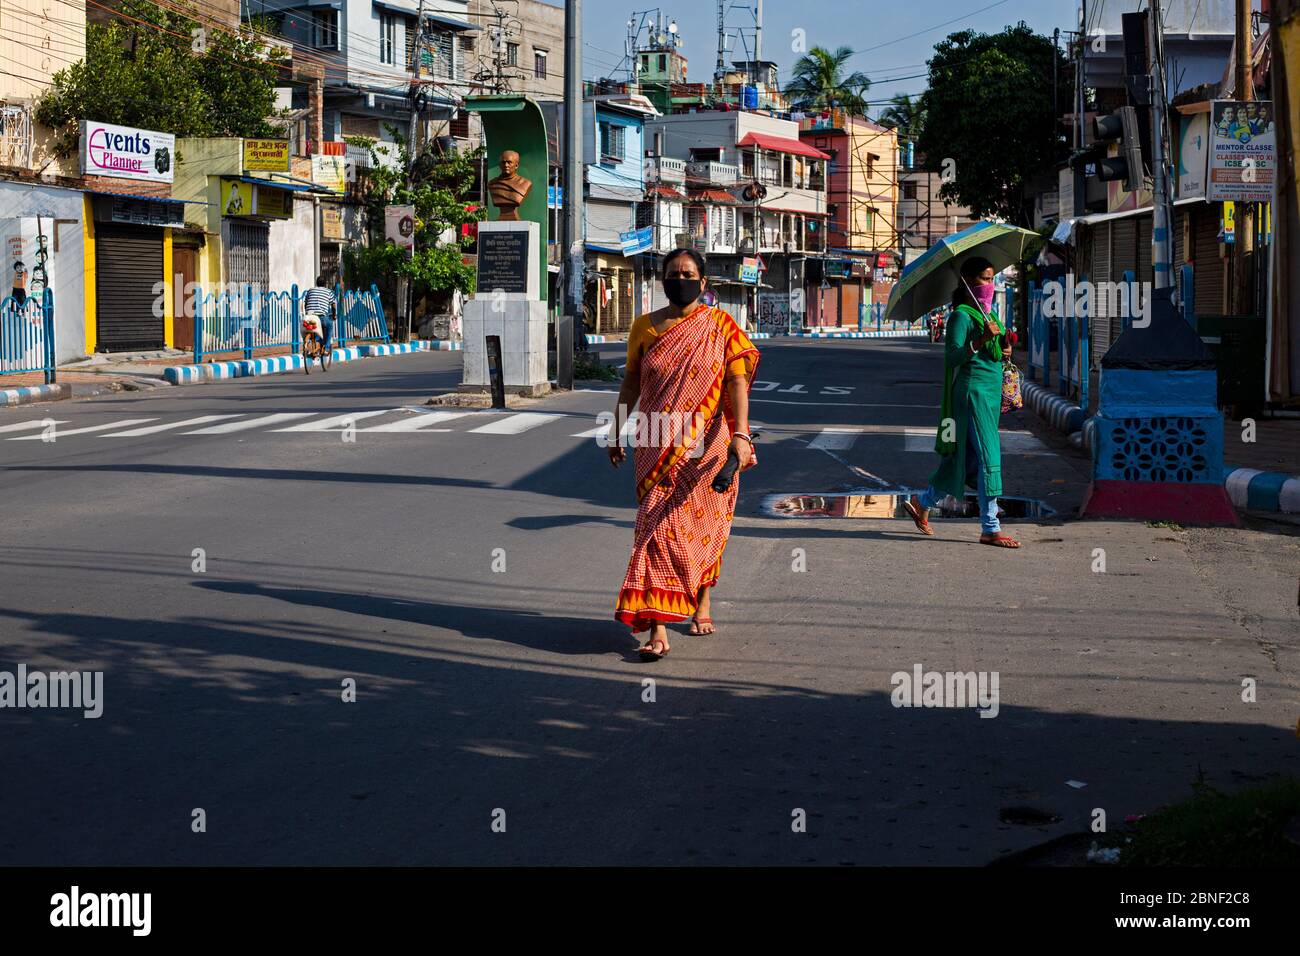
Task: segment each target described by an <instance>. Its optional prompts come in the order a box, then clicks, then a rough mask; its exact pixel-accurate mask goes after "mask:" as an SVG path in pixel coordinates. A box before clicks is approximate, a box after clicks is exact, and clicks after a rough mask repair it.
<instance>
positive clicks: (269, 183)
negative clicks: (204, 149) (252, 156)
mask: <svg viewBox="0 0 1300 956" xmlns="http://www.w3.org/2000/svg"><path fill="white" fill-rule="evenodd" d="M214 175H215V174H214ZM221 178H222V179H237V180H239V181H240V182H241V183H251V184H252V185H254V186H266V187H267V188H269V189H287V190H288V191H289V192H292V193H301V192H311V191H312V190H313V187H312V186H303V185H299V184H298V183H282V182H277V181H276V180H274V179H259V178H258V177H256V176H222V177H221Z"/></svg>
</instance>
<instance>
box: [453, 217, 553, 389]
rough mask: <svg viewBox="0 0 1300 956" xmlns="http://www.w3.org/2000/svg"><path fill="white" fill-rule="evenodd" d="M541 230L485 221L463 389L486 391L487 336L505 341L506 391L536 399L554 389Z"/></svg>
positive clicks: (468, 312)
mask: <svg viewBox="0 0 1300 956" xmlns="http://www.w3.org/2000/svg"><path fill="white" fill-rule="evenodd" d="M538 240H539V230H538V227H537V223H535V222H482V223H479V227H478V246H479V251H478V279H477V282H476V286H475V292H474V295H473V296H472V297H471V298H470V300H469V301H468V302H466V303H465V314H464V330H465V333H464V337H465V345H464V350H463V353H462V354H463V359H464V371H463V373H462V377H461V386H460V387H461V391H470V392H484V391H488V390H489V389H490V386H491V382H490V380H489V378H488V363H487V337H488V336H489V335H497V336H500V337H501V370H502V374H503V375H504V377H505V386H506V391H507V392H510V393H513V394H516V395H529V396H537V395H543V394H545V393H546V392H548V391H550V387H551V386H550V378H549V376H548V375H547V369H546V358H547V355H546V353H547V329H546V319H547V316H546V300H545V298H544V297H543V290H541V289H540V288H539V285H538V281H539V280H538V269H539V263H538V257H539V256H540V255H541V254H542V250H541V249H540V248H539V241H538Z"/></svg>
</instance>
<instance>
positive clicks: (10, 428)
mask: <svg viewBox="0 0 1300 956" xmlns="http://www.w3.org/2000/svg"><path fill="white" fill-rule="evenodd" d="M66 424H67V421H55V420H53V419H50V418H36V419H33V420H32V421H30V422H15V423H14V424H12V425H0V433H3V432H23V431H28V430H29V429H32V428H44V427H45V426H46V425H54V426H55V427H58V426H59V425H66Z"/></svg>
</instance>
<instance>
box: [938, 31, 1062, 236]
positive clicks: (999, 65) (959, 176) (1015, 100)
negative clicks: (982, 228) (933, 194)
mask: <svg viewBox="0 0 1300 956" xmlns="http://www.w3.org/2000/svg"><path fill="white" fill-rule="evenodd" d="M1054 61H1055V63H1054ZM1054 67H1055V75H1056V76H1057V77H1058V78H1059V80H1058V82H1059V92H1058V100H1057V101H1058V102H1060V103H1070V102H1072V93H1071V90H1072V84H1071V81H1070V71H1069V69H1068V68H1067V64H1066V61H1065V58H1064V56H1063V55H1062V54H1061V53H1060V51H1059V50H1057V48H1056V47H1055V46H1054V45H1053V44H1052V41H1051V40H1050V39H1049V38H1047V37H1044V36H1040V35H1038V34H1036V33H1034V32H1033V31H1032V30H1031V29H1030V28H1029V27H1028V26H1026V25H1025V24H1024V23H1023V22H1022V23H1019V24H1017V25H1016V26H1014V27H1008V28H1007V29H1006V30H1003V31H1002V32H1001V33H996V34H991V35H990V34H985V33H975V32H973V31H970V30H963V31H961V32H959V33H954V34H952V35H950V36H949V37H948V38H947V39H945V40H943V41H942V42H940V43H939V44H938V45H936V46H935V48H934V57H933V58H932V59H931V60H930V85H929V88H928V89H927V90H926V91H925V93H924V94H922V96H921V103H920V106H921V110H922V111H923V113H924V115H925V122H924V125H923V128H922V131H921V136H920V138H919V140H918V142H917V151H918V152H919V153H920V154H921V155H922V156H923V157H925V161H926V165H927V166H928V167H929V168H931V169H936V170H942V169H944V168H948V169H951V170H952V171H953V173H954V176H953V178H952V179H950V180H948V181H947V182H945V183H944V185H943V187H942V188H941V189H940V190H939V195H940V196H941V197H943V198H944V199H946V200H948V201H949V202H955V203H960V204H961V205H963V206H966V207H968V208H969V209H970V210H971V212H972V213H973V214H974V215H976V216H996V217H998V218H1001V219H1005V220H1007V221H1009V222H1013V223H1017V224H1019V225H1023V226H1029V225H1032V216H1033V210H1032V209H1031V208H1030V207H1029V205H1028V203H1027V202H1026V198H1025V187H1026V184H1027V183H1028V182H1029V180H1030V179H1032V178H1033V177H1034V176H1036V175H1038V174H1041V173H1044V172H1049V171H1051V170H1053V169H1054V168H1055V167H1056V165H1057V164H1058V163H1059V162H1060V161H1061V160H1063V159H1064V158H1065V157H1066V154H1067V144H1066V141H1065V138H1064V136H1063V133H1062V130H1061V127H1060V124H1059V122H1058V120H1059V117H1058V115H1057V113H1056V108H1055V106H1054V103H1053V89H1052V82H1051V80H1052V77H1053V75H1054V71H1053V68H1054ZM1044 78H1046V82H1044ZM949 161H950V162H949Z"/></svg>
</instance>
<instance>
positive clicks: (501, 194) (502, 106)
mask: <svg viewBox="0 0 1300 956" xmlns="http://www.w3.org/2000/svg"><path fill="white" fill-rule="evenodd" d="M465 108H466V109H468V110H471V111H472V112H475V113H478V114H479V115H480V117H481V118H482V120H483V139H484V143H485V145H486V148H487V161H488V180H489V182H488V190H489V205H488V219H489V220H494V221H495V220H499V219H503V218H505V219H518V220H519V221H521V222H535V223H537V234H538V243H539V244H540V255H539V256H538V257H537V262H538V269H539V270H540V275H539V276H538V277H537V278H538V281H537V288H538V289H539V290H540V292H541V296H542V298H543V300H546V299H548V295H547V287H548V281H547V280H548V275H547V267H546V262H547V252H546V250H547V242H548V239H549V237H548V236H547V231H546V225H547V219H548V218H549V217H548V215H547V205H546V193H547V186H548V185H549V183H550V160H549V156H548V154H547V149H546V120H545V118H544V117H543V116H542V110H541V107H539V106H538V105H537V103H536V102H535V101H534V100H532V99H529V98H528V97H527V96H469V97H466V98H465ZM505 152H514V153H517V154H518V156H519V165H518V168H517V169H515V170H514V173H513V175H510V174H508V173H507V172H506V170H504V169H502V167H501V156H502V154H503V153H505ZM524 181H526V183H527V184H528V185H527V188H526V189H525V188H524ZM498 200H499V201H498ZM514 202H518V206H517V208H516V209H512V208H511V204H512V203H514ZM503 213H505V215H504V216H503Z"/></svg>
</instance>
